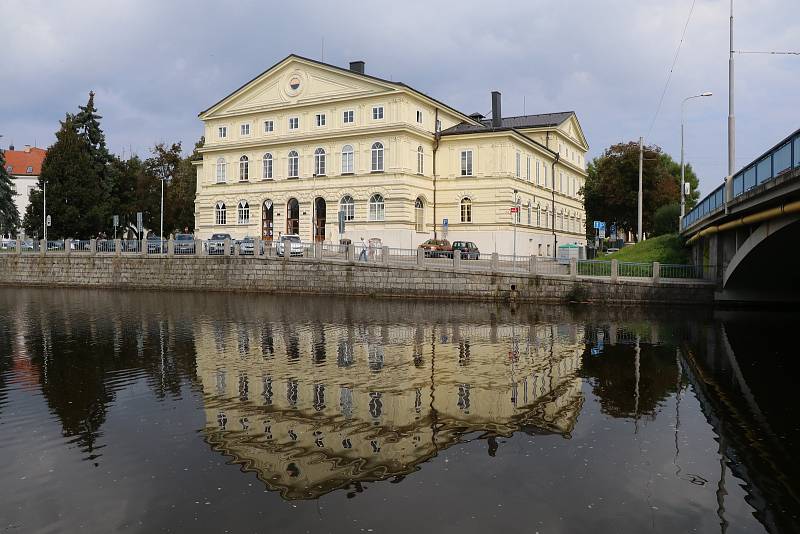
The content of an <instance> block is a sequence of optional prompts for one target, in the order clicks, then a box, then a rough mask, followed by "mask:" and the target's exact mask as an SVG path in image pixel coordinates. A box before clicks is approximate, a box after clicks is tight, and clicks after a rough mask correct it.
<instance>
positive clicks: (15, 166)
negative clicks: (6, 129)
mask: <svg viewBox="0 0 800 534" xmlns="http://www.w3.org/2000/svg"><path fill="white" fill-rule="evenodd" d="M46 155H47V150H45V149H43V148H38V147H35V146H30V145H25V148H23V149H22V150H14V146H13V145H11V146H10V147H9V149H8V150H4V151H3V156H4V157H5V160H6V171H8V174H9V175H11V183H12V187H13V188H14V191H15V192H16V193H17V196H16V198H15V201H16V204H17V210H19V218H20V220H21V219H22V218H23V217H24V216H25V210H26V209H27V208H28V204H30V196H31V191H33V190H34V189H36V188H37V187H38V184H39V175H40V174H41V172H42V163H43V162H44V157H45V156H46Z"/></svg>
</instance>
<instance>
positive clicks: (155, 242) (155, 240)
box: [147, 234, 167, 254]
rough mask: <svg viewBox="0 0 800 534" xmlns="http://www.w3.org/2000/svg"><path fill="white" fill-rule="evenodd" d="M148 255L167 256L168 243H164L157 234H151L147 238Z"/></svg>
mask: <svg viewBox="0 0 800 534" xmlns="http://www.w3.org/2000/svg"><path fill="white" fill-rule="evenodd" d="M147 253H148V254H158V253H162V254H166V253H167V245H166V242H162V241H161V238H160V237H159V236H157V235H155V234H150V235H149V236H147Z"/></svg>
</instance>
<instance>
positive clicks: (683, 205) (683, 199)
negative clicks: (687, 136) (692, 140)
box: [678, 91, 713, 229]
mask: <svg viewBox="0 0 800 534" xmlns="http://www.w3.org/2000/svg"><path fill="white" fill-rule="evenodd" d="M712 94H713V93H711V92H709V91H707V92H705V93H700V94H699V95H693V96H687V97H686V98H684V99H683V102H681V217H680V219H679V220H678V228H679V229H680V223H681V221H683V217H684V215H686V194H685V187H686V186H685V185H684V183H685V182H684V164H683V114H684V108H685V107H686V102H688V101H689V100H691V99H693V98H701V97H704V96H711V95H712Z"/></svg>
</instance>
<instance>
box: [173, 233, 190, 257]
mask: <svg viewBox="0 0 800 534" xmlns="http://www.w3.org/2000/svg"><path fill="white" fill-rule="evenodd" d="M175 254H194V236H193V235H192V234H175Z"/></svg>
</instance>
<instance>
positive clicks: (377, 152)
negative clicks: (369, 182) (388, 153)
mask: <svg viewBox="0 0 800 534" xmlns="http://www.w3.org/2000/svg"><path fill="white" fill-rule="evenodd" d="M381 171H383V144H381V143H380V142H375V143H372V172H381Z"/></svg>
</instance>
